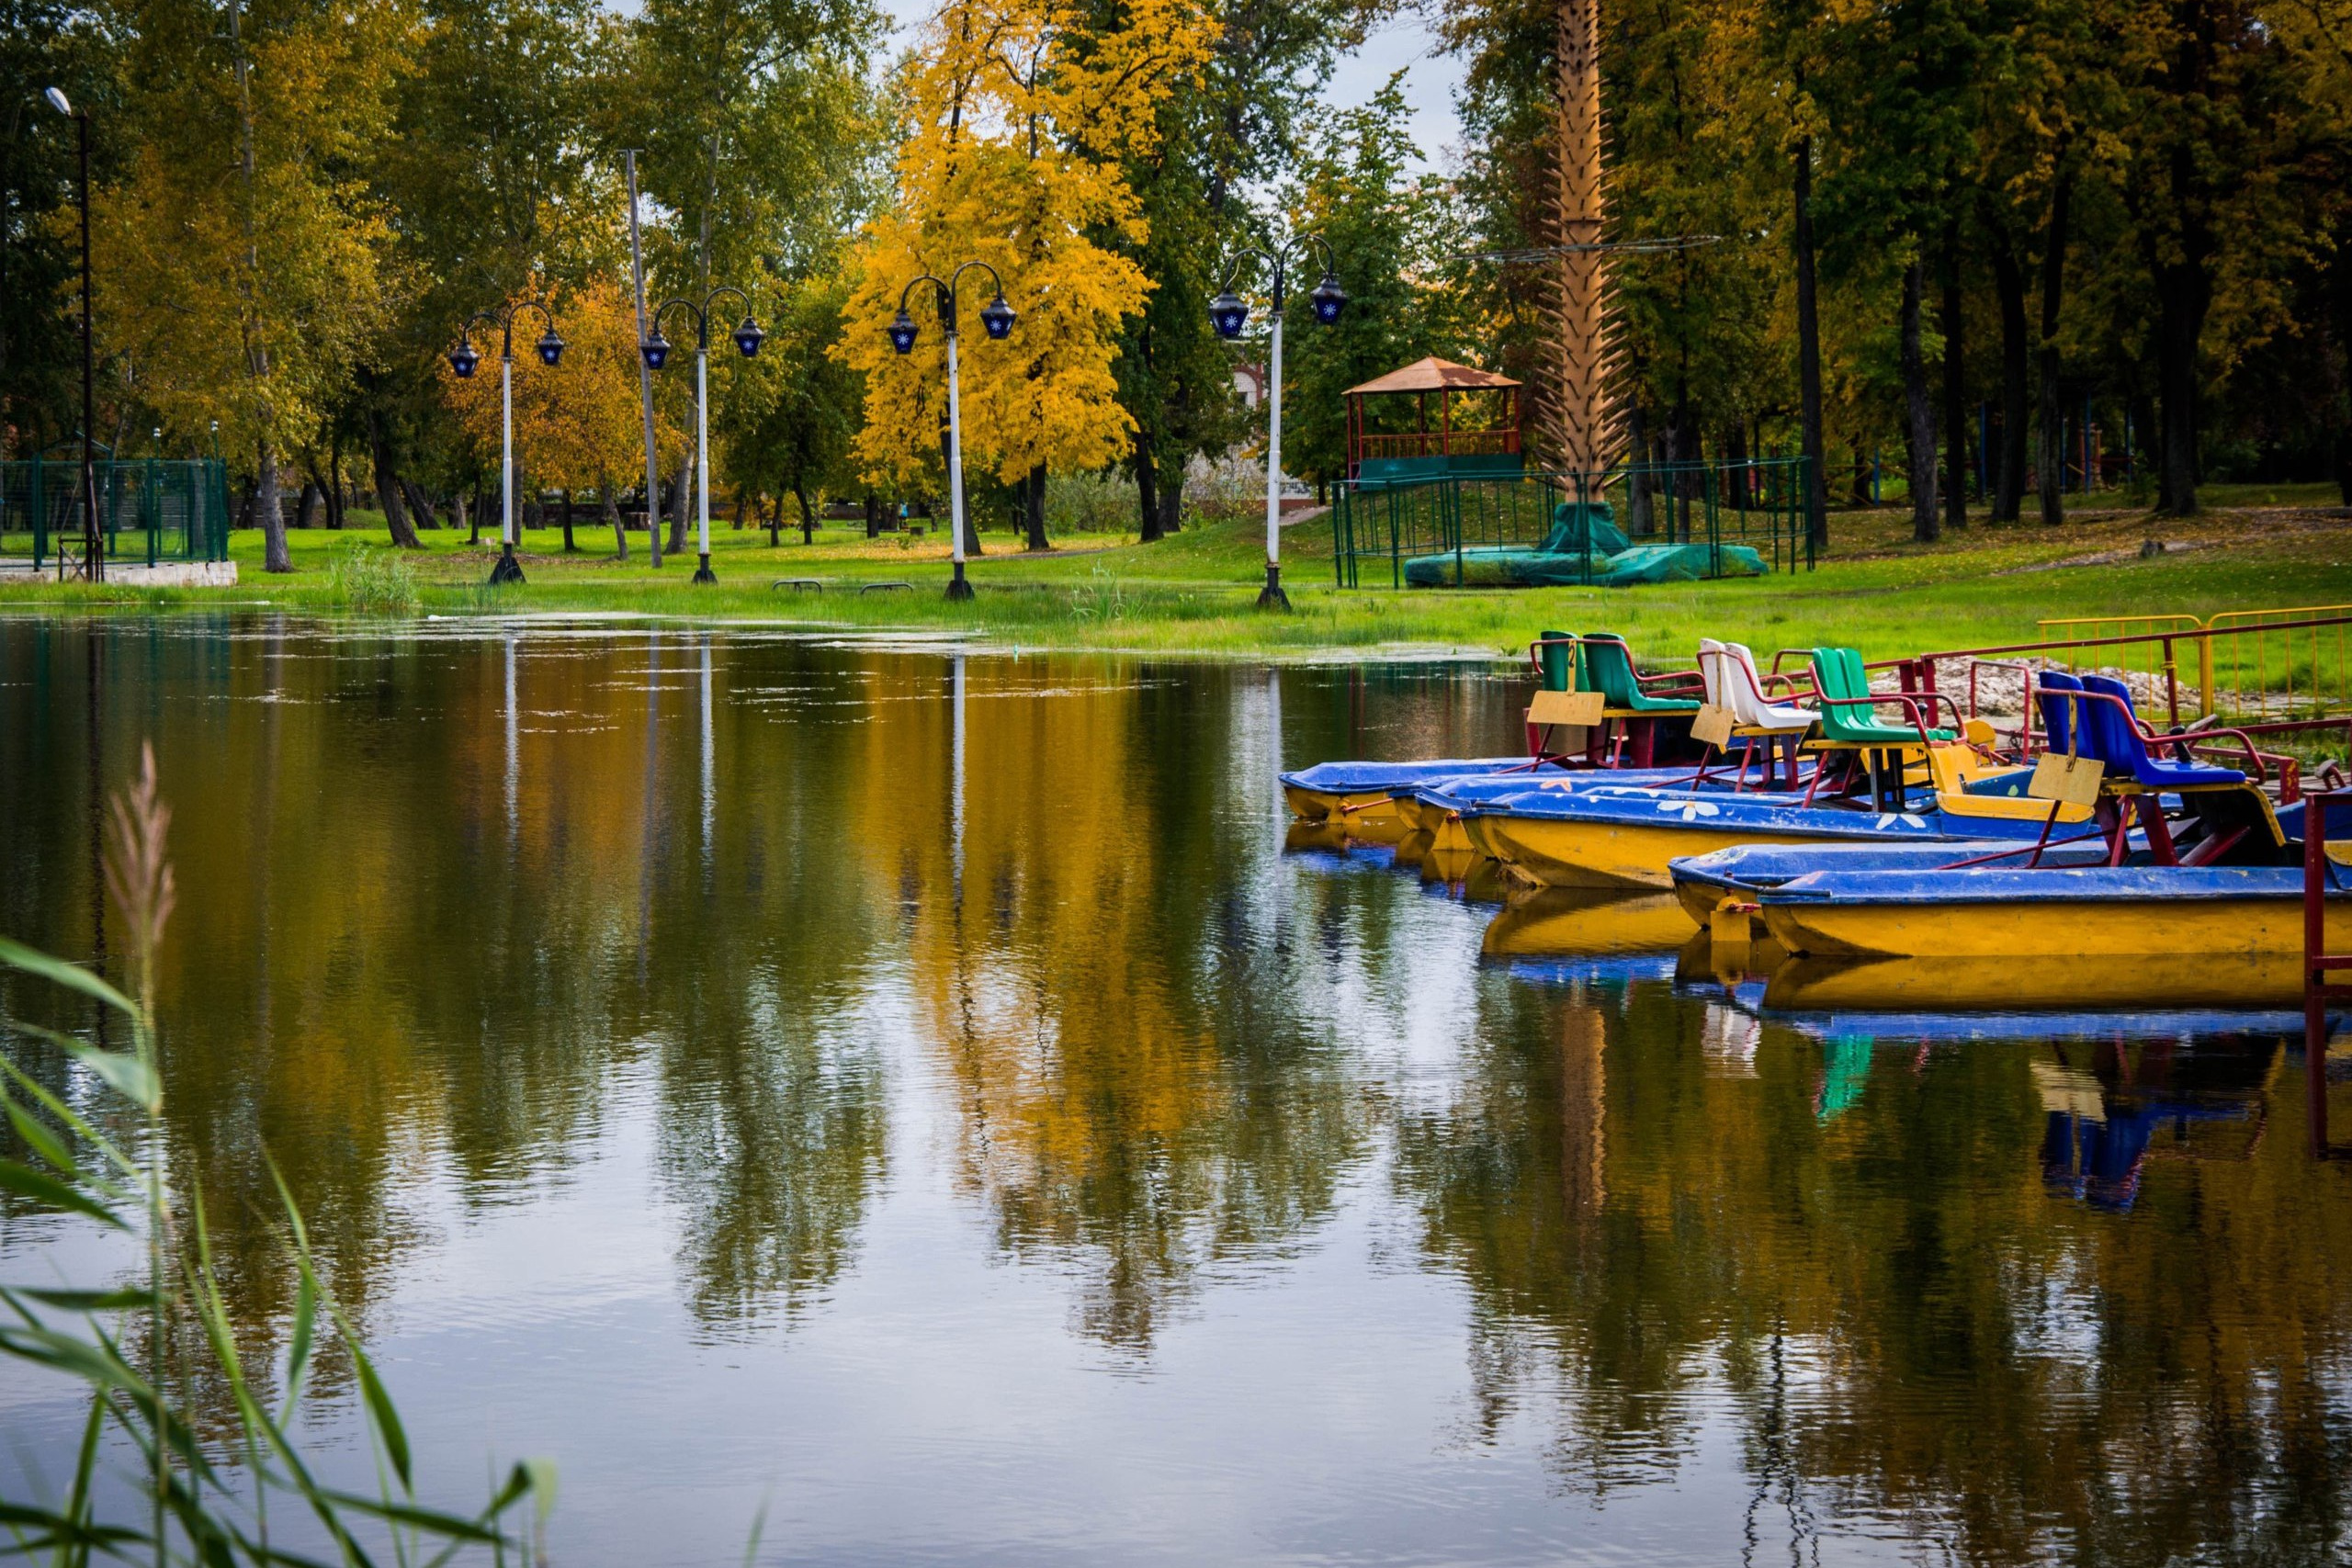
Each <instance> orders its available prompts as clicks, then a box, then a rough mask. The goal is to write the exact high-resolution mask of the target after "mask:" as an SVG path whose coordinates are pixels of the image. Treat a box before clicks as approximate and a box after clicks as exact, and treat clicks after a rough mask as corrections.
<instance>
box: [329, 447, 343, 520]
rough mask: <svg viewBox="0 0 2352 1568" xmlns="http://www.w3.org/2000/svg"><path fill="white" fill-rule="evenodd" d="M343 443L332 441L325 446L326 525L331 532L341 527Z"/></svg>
mask: <svg viewBox="0 0 2352 1568" xmlns="http://www.w3.org/2000/svg"><path fill="white" fill-rule="evenodd" d="M343 508H344V499H343V443H342V442H341V441H335V442H332V443H330V444H329V445H328V446H327V527H328V529H329V530H330V531H332V532H340V531H341V530H342V528H343Z"/></svg>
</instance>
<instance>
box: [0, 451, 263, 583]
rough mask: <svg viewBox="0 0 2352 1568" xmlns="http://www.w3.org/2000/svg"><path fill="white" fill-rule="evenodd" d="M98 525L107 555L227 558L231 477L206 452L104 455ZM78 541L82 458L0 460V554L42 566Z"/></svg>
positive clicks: (73, 553)
mask: <svg viewBox="0 0 2352 1568" xmlns="http://www.w3.org/2000/svg"><path fill="white" fill-rule="evenodd" d="M97 481H98V487H97V488H98V526H99V528H100V529H101V530H102V531H103V532H104V533H105V536H106V553H107V559H108V560H110V561H116V560H119V561H124V562H144V563H145V564H146V565H149V566H153V565H155V564H157V563H158V562H161V561H210V560H227V559H228V558H229V476H228V470H227V468H226V467H225V466H224V465H222V464H221V463H220V462H218V461H216V460H214V459H212V458H209V457H197V458H187V459H177V458H174V459H165V458H160V457H158V458H149V459H147V460H146V461H143V462H114V461H111V460H108V461H102V462H100V463H99V464H98V466H97ZM81 545H82V464H81V460H80V458H79V457H74V458H72V459H65V458H59V457H31V458H28V459H26V460H24V461H22V462H14V463H0V557H11V558H19V559H21V558H24V557H26V556H30V557H31V558H32V565H33V570H36V571H39V570H42V569H43V568H44V567H45V566H48V565H50V564H51V563H52V562H54V561H55V560H56V559H57V558H58V557H59V556H60V554H61V553H62V554H64V555H66V556H70V557H74V558H78V557H79V555H80V553H81Z"/></svg>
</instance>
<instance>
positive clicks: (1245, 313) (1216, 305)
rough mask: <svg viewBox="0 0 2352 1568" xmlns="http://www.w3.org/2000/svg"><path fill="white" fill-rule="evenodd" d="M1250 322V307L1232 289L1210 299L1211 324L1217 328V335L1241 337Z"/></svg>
mask: <svg viewBox="0 0 2352 1568" xmlns="http://www.w3.org/2000/svg"><path fill="white" fill-rule="evenodd" d="M1249 324H1250V307H1249V306H1247V305H1244V304H1243V303H1242V302H1241V297H1240V296H1239V295H1238V294H1236V293H1235V292H1234V291H1233V290H1232V289H1230V288H1228V289H1227V290H1226V291H1225V292H1224V293H1222V294H1220V295H1218V296H1217V297H1216V299H1212V300H1210V301H1209V325H1211V326H1213V327H1215V328H1216V335H1217V336H1219V337H1226V338H1233V337H1239V336H1240V335H1241V329H1242V328H1244V327H1246V326H1248V325H1249Z"/></svg>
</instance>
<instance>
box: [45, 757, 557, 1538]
mask: <svg viewBox="0 0 2352 1568" xmlns="http://www.w3.org/2000/svg"><path fill="white" fill-rule="evenodd" d="M170 824H171V808H170V807H168V806H167V805H165V804H164V800H163V798H162V796H161V795H160V793H159V791H158V789H157V787H156V780H155V757H154V751H153V748H152V747H148V748H142V749H141V766H140V774H139V778H138V780H137V782H136V783H134V784H132V785H131V787H130V789H129V790H128V791H127V792H125V793H123V794H119V795H116V796H115V797H114V799H113V802H112V810H111V812H110V814H109V818H108V820H107V847H106V854H105V876H106V886H107V897H108V898H109V899H110V901H111V902H112V903H113V905H114V907H115V908H116V910H117V912H118V914H119V916H120V918H121V921H122V924H123V927H124V929H125V931H126V933H127V934H128V936H129V939H130V943H129V946H130V952H129V956H128V975H129V983H130V994H129V995H126V994H125V993H124V992H122V991H120V990H118V989H116V988H115V987H113V986H112V985H110V984H108V983H107V980H106V979H105V978H104V977H102V976H99V975H96V974H93V973H92V972H90V971H89V970H87V969H85V968H82V967H80V966H78V965H75V964H68V963H66V962H64V961H63V960H62V959H58V958H53V957H51V956H50V955H49V954H47V953H40V952H36V951H35V950H33V949H31V948H29V947H26V946H24V945H22V944H20V943H17V942H10V941H8V940H6V939H5V938H0V964H6V965H7V966H8V967H10V968H13V969H16V970H17V971H19V972H21V973H23V974H25V975H28V976H32V977H34V978H36V979H38V980H42V981H46V982H48V983H50V984H51V985H53V986H55V987H60V988H62V990H65V991H67V992H71V993H74V994H76V995H78V996H79V997H81V998H85V999H86V1000H87V1001H89V1002H92V1003H95V1004H96V1006H97V1007H98V1008H100V1009H103V1010H105V1011H106V1013H107V1015H108V1016H111V1017H114V1018H117V1019H119V1020H121V1021H123V1022H124V1023H125V1024H127V1025H128V1027H129V1030H130V1049H129V1050H128V1051H118V1050H112V1049H109V1048H107V1046H106V1045H104V1044H102V1043H92V1042H91V1041H88V1040H84V1039H80V1038H77V1037H75V1036H74V1035H71V1034H67V1033H63V1032H59V1031H57V1030H52V1029H48V1028H44V1027H42V1026H40V1025H39V1024H34V1023H28V1022H24V1021H19V1020H15V1019H8V1020H5V1021H0V1040H23V1041H32V1042H45V1043H47V1044H49V1045H50V1046H51V1047H53V1048H54V1049H56V1050H58V1051H61V1052H62V1053H64V1054H65V1055H66V1056H68V1057H69V1058H71V1059H72V1060H73V1061H74V1062H75V1063H77V1064H79V1065H80V1066H82V1067H83V1068H84V1069H85V1071H86V1072H87V1073H88V1075H89V1077H90V1080H91V1081H92V1083H93V1084H94V1085H95V1086H96V1091H95V1092H96V1096H97V1102H96V1103H92V1104H88V1105H86V1106H85V1107H84V1108H78V1109H77V1107H76V1106H75V1105H74V1104H73V1103H70V1102H69V1101H68V1100H67V1099H66V1098H65V1096H63V1095H62V1094H60V1093H59V1092H58V1091H57V1090H55V1089H51V1088H50V1087H49V1086H48V1085H47V1084H45V1083H43V1082H42V1081H41V1080H40V1078H39V1077H36V1076H35V1075H34V1074H33V1073H31V1072H30V1071H28V1069H27V1068H26V1066H24V1065H23V1063H22V1062H20V1061H19V1060H17V1056H16V1055H15V1054H14V1053H9V1054H0V1112H5V1114H6V1117H7V1120H8V1123H9V1125H10V1126H11V1127H12V1128H13V1129H14V1130H15V1133H16V1136H17V1142H18V1143H20V1144H21V1145H23V1148H24V1150H25V1152H26V1153H27V1154H28V1156H29V1157H28V1158H26V1159H22V1160H17V1159H0V1189H5V1190H8V1191H10V1192H13V1193H15V1194H16V1195H17V1197H19V1198H20V1199H26V1200H29V1201H32V1202H33V1203H36V1204H39V1205H41V1206H43V1207H45V1208H49V1209H52V1210H57V1211H62V1212H64V1213H72V1214H77V1215H80V1216H82V1217H83V1218H84V1219H86V1220H89V1221H91V1222H94V1223H96V1224H100V1225H103V1226H106V1227H107V1228H108V1229H111V1230H114V1231H118V1232H121V1233H123V1234H126V1235H137V1236H138V1237H139V1238H140V1240H141V1242H142V1243H143V1251H144V1269H143V1272H144V1278H143V1279H142V1280H137V1281H135V1282H133V1283H130V1284H117V1285H109V1286H96V1287H88V1288H83V1287H70V1288H52V1287H41V1286H32V1285H23V1284H9V1283H0V1359H6V1360H9V1361H14V1362H17V1363H18V1364H19V1365H21V1366H23V1367H26V1368H29V1369H34V1370H37V1371H42V1372H47V1373H51V1374H54V1375H56V1376H58V1377H62V1378H64V1379H66V1380H68V1381H69V1382H70V1383H72V1384H77V1385H79V1387H80V1388H81V1389H82V1391H83V1393H84V1395H85V1397H86V1398H87V1400H88V1414H87V1416H85V1418H84V1420H83V1421H82V1424H81V1428H80V1435H79V1438H78V1440H77V1442H76V1444H75V1447H74V1464H73V1470H72V1475H71V1479H70V1481H69V1483H67V1485H66V1488H65V1494H64V1495H63V1496H62V1498H59V1497H55V1496H51V1497H49V1498H45V1499H22V1498H16V1497H10V1496H7V1495H5V1494H0V1532H5V1534H0V1557H17V1558H27V1559H44V1560H46V1561H48V1562H51V1563H53V1564H56V1565H57V1568H86V1565H87V1564H89V1563H91V1562H96V1561H98V1560H101V1559H105V1560H108V1561H117V1562H152V1563H154V1564H157V1565H158V1568H164V1565H168V1564H174V1563H183V1562H184V1563H191V1564H203V1565H204V1568H232V1565H236V1564H251V1565H253V1568H264V1565H270V1568H301V1565H304V1564H311V1563H321V1564H323V1563H326V1562H339V1563H343V1564H345V1565H361V1568H366V1565H372V1564H373V1563H375V1562H378V1561H379V1560H384V1561H390V1562H394V1563H397V1564H400V1565H401V1568H410V1565H412V1564H414V1565H417V1568H439V1565H440V1564H444V1563H447V1562H453V1561H457V1560H460V1559H464V1560H472V1561H480V1560H488V1561H491V1562H496V1563H500V1564H503V1563H504V1562H505V1561H506V1559H507V1554H508V1553H509V1552H514V1553H515V1554H516V1555H517V1557H518V1560H521V1559H530V1560H537V1561H539V1562H544V1561H545V1559H546V1536H547V1521H548V1512H549V1510H550V1508H551V1507H552V1506H553V1504H554V1500H555V1472H554V1469H553V1467H552V1466H551V1465H549V1464H548V1462H547V1461H537V1460H534V1461H523V1462H521V1463H518V1464H516V1465H515V1466H514V1467H513V1468H512V1470H511V1471H510V1472H508V1473H507V1475H506V1477H505V1479H504V1480H503V1483H497V1484H495V1485H494V1486H493V1487H492V1491H491V1494H490V1496H489V1498H488V1499H487V1501H486V1502H485V1503H484V1504H483V1505H482V1506H481V1508H480V1509H479V1510H477V1511H475V1512H473V1513H471V1514H462V1513H457V1512H452V1511H448V1510H446V1509H443V1508H438V1507H435V1506H429V1505H427V1504H424V1503H422V1502H420V1501H419V1500H418V1498H417V1496H416V1491H415V1484H414V1462H413V1450H412V1449H411V1446H410V1442H409V1437H408V1432H407V1429H406V1428H405V1427H403V1426H402V1425H401V1418H400V1413H399V1410H398V1409H397V1407H396V1406H395V1405H394V1404H393V1402H392V1398H391V1394H390V1391H389V1390H387V1389H386V1387H385V1386H384V1382H383V1380H382V1378H381V1377H380V1376H379V1374H378V1372H377V1371H376V1368H375V1364H374V1363H373V1362H372V1361H371V1360H369V1359H368V1353H367V1351H366V1349H365V1348H363V1346H362V1345H361V1343H360V1339H359V1336H358V1334H357V1333H356V1331H355V1329H354V1327H353V1325H352V1322H351V1319H350V1317H349V1315H348V1314H346V1313H345V1310H344V1308H343V1306H342V1304H341V1303H340V1302H338V1301H337V1300H336V1298H335V1295H334V1292H333V1291H332V1290H331V1289H330V1288H329V1287H328V1286H327V1284H326V1283H325V1281H324V1280H322V1278H321V1277H320V1274H319V1270H318V1269H317V1267H316V1265H315V1263H314V1261H313V1258H312V1255H311V1242H310V1235H309V1233H308V1231H307V1230H306V1229H305V1228H304V1225H303V1223H302V1215H301V1211H300V1208H299V1207H298V1206H297V1205H296V1203H295V1201H294V1197H293V1194H292V1193H291V1192H289V1191H288V1190H287V1187H286V1183H285V1181H284V1179H283V1178H282V1177H280V1176H279V1175H278V1172H277V1167H276V1166H275V1165H272V1166H271V1167H270V1175H271V1177H272V1179H273V1180H274V1181H275V1182H276V1184H277V1200H278V1203H279V1206H280V1208H281V1209H282V1211H283V1216H284V1223H285V1226H286V1240H287V1242H288V1246H289V1248H290V1253H291V1256H292V1258H293V1260H294V1267H295V1270H296V1275H297V1280H296V1292H295V1299H294V1309H293V1318H292V1322H291V1325H290V1326H289V1329H288V1336H287V1341H286V1343H287V1348H286V1351H285V1355H284V1358H283V1360H282V1363H277V1364H273V1365H271V1366H265V1367H254V1366H250V1365H248V1361H247V1358H246V1357H245V1355H244V1354H243V1352H242V1351H241V1350H240V1349H239V1348H238V1342H237V1338H236V1336H235V1334H234V1332H233V1327H234V1325H233V1324H232V1319H231V1316H230V1312H229V1308H228V1305H227V1303H226V1302H225V1300H224V1298H223V1296H222V1293H221V1290H220V1279H219V1276H218V1275H217V1273H216V1272H215V1270H214V1267H213V1259H212V1247H211V1240H210V1236H209V1233H208V1231H207V1228H206V1224H205V1218H204V1204H203V1195H202V1191H201V1190H200V1184H199V1183H198V1182H197V1181H195V1180H190V1181H188V1182H187V1183H186V1190H185V1194H184V1196H185V1200H186V1216H187V1217H186V1219H185V1221H182V1220H180V1219H178V1218H176V1217H175V1214H176V1207H175V1201H174V1197H175V1184H174V1183H173V1181H172V1179H171V1173H170V1172H169V1171H168V1170H167V1169H166V1166H165V1159H164V1136H163V1131H164V1129H163V1114H164V1079H163V1074H162V1072H161V1071H160V1070H159V1066H158V1063H157V1059H156V1038H155V1029H154V1012H155V953H156V951H157V949H158V947H159V946H160V945H161V943H162V941H163V936H164V927H165V925H166V924H167V922H168V921H169V920H170V919H171V914H172V907H173V903H174V900H175V890H174V887H173V883H172V867H171V862H170V859H169V857H168V856H167V854H166V852H165V837H166V834H167V832H168V830H169V828H170ZM125 1109H127V1110H128V1111H130V1112H131V1113H132V1114H133V1118H134V1120H135V1122H136V1124H137V1125H138V1127H139V1128H140V1131H141V1137H140V1138H139V1140H138V1142H137V1145H136V1146H135V1147H133V1148H125V1147H124V1146H123V1145H122V1144H121V1143H120V1142H119V1141H118V1140H117V1139H116V1138H114V1137H112V1136H109V1135H108V1134H107V1133H106V1132H104V1131H102V1130H101V1127H100V1125H99V1123H101V1122H114V1121H116V1120H117V1119H118V1117H119V1114H120V1113H121V1112H122V1111H124V1110H125ZM134 1330H143V1332H144V1336H145V1341H146V1343H145V1346H144V1353H143V1354H141V1352H140V1350H139V1349H138V1348H133V1341H132V1337H131V1336H132V1332H133V1331H134ZM187 1330H193V1331H194V1332H193V1333H189V1332H186V1331H187ZM322 1335H328V1336H332V1337H333V1338H334V1341H336V1342H337V1343H339V1345H340V1346H341V1348H342V1349H343V1351H344V1352H345V1354H346V1355H348V1356H349V1358H350V1360H351V1365H352V1368H353V1370H354V1371H355V1372H356V1381H357V1384H358V1388H359V1393H360V1404H361V1406H362V1408H363V1410H364V1412H365V1415H366V1421H367V1431H368V1439H369V1442H370V1444H371V1446H372V1449H373V1451H374V1454H375V1457H376V1460H377V1475H378V1483H377V1489H376V1492H375V1493H374V1495H368V1494H366V1493H361V1492H355V1491H350V1490H346V1489H343V1488H339V1487H336V1486H334V1485H331V1484H329V1483H327V1482H326V1481H325V1480H324V1479H322V1476H321V1474H320V1472H319V1470H318V1468H317V1467H316V1465H315V1464H314V1463H313V1462H312V1461H311V1459H309V1458H308V1457H306V1455H305V1454H304V1452H303V1450H302V1449H301V1447H300V1445H299V1444H298V1443H297V1442H296V1440H295V1437H294V1426H295V1422H296V1418H297V1417H298V1416H299V1415H300V1411H301V1409H302V1404H303V1399H304V1396H305V1394H306V1393H307V1386H306V1380H307V1377H308V1374H309V1372H310V1371H311V1363H312V1359H313V1354H314V1352H315V1350H316V1349H317V1348H318V1347H319V1344H320V1342H321V1337H322ZM181 1346H190V1347H193V1348H190V1349H187V1350H185V1351H181V1350H176V1349H175V1348H176V1347H181ZM175 1355H178V1356H180V1357H182V1358H183V1359H181V1361H180V1364H177V1365H175V1364H174V1359H175ZM266 1381H274V1382H275V1383H276V1385H277V1396H276V1398H275V1399H274V1400H273V1399H272V1398H271V1397H270V1394H269V1392H268V1390H267V1389H266V1387H265V1386H264V1385H265V1382H266ZM198 1384H209V1385H212V1386H215V1387H218V1388H220V1389H223V1390H225V1391H226V1393H227V1394H228V1396H229V1403H230V1404H231V1405H232V1416H231V1419H230V1420H229V1422H228V1423H227V1425H226V1431H227V1432H228V1434H229V1436H228V1437H226V1438H222V1437H221V1436H220V1432H221V1431H222V1430H223V1428H222V1427H221V1426H220V1424H218V1423H215V1424H214V1425H213V1426H212V1427H211V1428H210V1433H211V1435H209V1436H200V1435H199V1432H198V1420H197V1418H196V1416H195V1415H194V1414H193V1412H192V1411H191V1409H190V1408H189V1406H188V1404H187V1400H186V1396H185V1394H184V1393H182V1392H181V1391H185V1390H187V1389H188V1388H191V1387H194V1386H198ZM110 1434H111V1435H112V1436H113V1437H114V1438H116V1439H117V1440H118V1441H120V1442H125V1443H127V1444H128V1445H129V1446H130V1450H132V1451H133V1452H135V1453H136V1455H137V1456H138V1463H139V1473H140V1475H141V1487H140V1491H139V1506H137V1507H136V1508H135V1509H133V1508H130V1507H128V1506H124V1505H123V1504H121V1503H119V1502H115V1501H111V1500H110V1499H112V1498H114V1497H116V1496H117V1495H119V1490H120V1489H119V1488H107V1487H105V1486H103V1485H102V1484H101V1483H102V1481H103V1480H104V1475H105V1454H106V1445H107V1438H108V1437H109V1435H110ZM526 1499H529V1500H530V1501H531V1502H532V1504H533V1505H534V1507H533V1509H532V1510H531V1513H530V1515H529V1517H527V1518H526V1519H525V1520H524V1521H523V1523H522V1524H521V1526H520V1527H519V1528H518V1527H516V1526H514V1525H510V1523H509V1520H510V1517H513V1516H515V1515H516V1514H517V1513H518V1512H519V1511H520V1509H521V1506H522V1504H523V1503H524V1501H525V1500H526ZM273 1510H277V1511H278V1512H280V1513H285V1512H291V1513H293V1514H295V1515H296V1516H297V1517H298V1519H300V1520H304V1521H307V1522H306V1523H304V1524H302V1525H300V1526H299V1527H298V1528H297V1529H296V1530H294V1531H293V1532H291V1533H292V1534H294V1535H295V1536H296V1537H298V1538H305V1539H301V1540H296V1541H292V1542H289V1540H288V1533H289V1532H288V1530H287V1529H284V1528H283V1523H282V1521H281V1523H280V1528H278V1529H276V1530H273V1527H272V1516H273ZM309 1542H321V1543H323V1547H324V1550H325V1551H326V1553H327V1555H324V1556H320V1555H313V1554H312V1553H315V1552H316V1551H319V1550H320V1549H319V1547H317V1546H314V1545H311V1544H308V1543H309Z"/></svg>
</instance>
